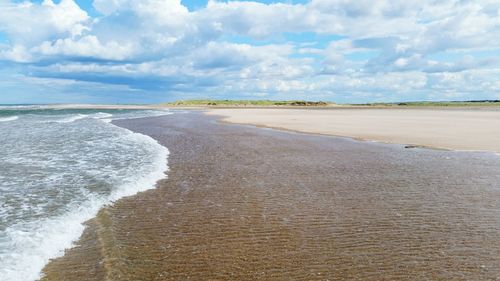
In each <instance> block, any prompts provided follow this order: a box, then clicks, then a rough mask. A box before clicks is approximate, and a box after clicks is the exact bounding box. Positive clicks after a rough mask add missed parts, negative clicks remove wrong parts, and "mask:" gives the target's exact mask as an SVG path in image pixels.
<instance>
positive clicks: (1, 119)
mask: <svg viewBox="0 0 500 281" xmlns="http://www.w3.org/2000/svg"><path fill="white" fill-rule="evenodd" d="M17 119H19V117H18V116H9V117H2V118H0V122H9V121H15V120H17Z"/></svg>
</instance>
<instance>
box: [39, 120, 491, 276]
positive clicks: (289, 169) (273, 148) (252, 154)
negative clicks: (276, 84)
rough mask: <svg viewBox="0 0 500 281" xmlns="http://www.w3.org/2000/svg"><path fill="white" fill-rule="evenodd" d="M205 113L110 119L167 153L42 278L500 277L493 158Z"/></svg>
mask: <svg viewBox="0 0 500 281" xmlns="http://www.w3.org/2000/svg"><path fill="white" fill-rule="evenodd" d="M217 120H220V119H219V118H216V117H207V116H205V115H203V114H202V113H201V112H189V113H188V114H174V115H169V116H167V117H154V118H145V119H135V120H121V121H119V122H117V124H118V125H120V126H124V127H126V128H127V129H130V130H133V131H135V132H139V133H143V134H147V135H149V136H150V137H153V138H155V139H156V140H157V141H159V142H160V144H163V145H165V146H167V147H168V148H169V150H170V151H171V155H170V157H169V166H170V171H169V173H168V178H167V179H165V180H161V181H159V182H158V184H157V188H156V189H150V190H147V191H144V192H141V193H139V194H137V195H135V196H131V197H126V198H123V199H120V200H118V201H116V202H115V203H114V204H113V205H112V206H109V207H106V208H104V209H102V210H101V211H100V212H99V215H98V216H97V217H96V218H94V219H92V220H91V221H89V222H88V224H90V227H88V228H87V229H86V232H85V234H84V235H83V236H82V239H81V240H80V242H79V245H80V246H78V247H76V248H73V249H71V250H68V251H67V253H66V255H65V256H64V257H63V258H60V259H56V260H54V261H52V262H51V263H50V264H49V265H48V266H47V267H46V269H45V270H46V272H48V273H49V275H48V276H50V278H46V279H42V280H44V281H46V280H72V281H79V280H86V281H90V280H103V279H104V277H106V276H108V277H109V280H115V279H116V278H118V279H119V280H179V279H187V278H192V279H218V280H236V279H238V280H253V279H258V278H260V279H283V278H287V279H299V280H325V279H342V278H343V279H356V278H357V279H363V280H379V279H380V278H381V277H382V276H383V277H384V278H389V279H406V278H405V276H406V277H409V276H419V277H421V278H423V279H447V280H460V279H462V278H464V276H465V278H468V279H474V280H487V279H490V278H492V277H494V276H498V275H497V274H500V272H499V271H498V268H499V267H498V263H497V260H496V258H495V257H497V256H498V254H500V243H498V242H499V240H498V237H497V235H496V234H497V233H496V229H498V227H500V226H499V225H498V224H497V223H498V216H497V214H496V213H495V210H497V208H498V207H500V202H499V200H498V199H497V198H498V197H497V196H496V195H495V194H496V193H498V191H497V189H495V183H498V180H500V178H499V176H498V175H497V173H496V171H497V168H496V167H500V161H499V160H498V158H497V157H486V156H485V155H484V154H481V153H460V152H452V153H448V152H446V153H445V152H442V151H432V150H418V151H416V150H408V149H403V148H401V147H400V146H395V145H387V144H377V143H369V142H357V141H353V140H347V139H341V138H332V137H326V136H316V135H308V134H290V133H288V132H280V131H274V130H262V129H258V128H253V127H247V126H240V125H231V124H217V123H216V122H215V121H217ZM409 179H412V180H411V181H408V180H409ZM427 179H432V182H431V183H429V182H427ZM476 179H480V181H476ZM458 183H459V184H458ZM471 187H473V188H471ZM495 192H496V193H495ZM450 196H453V197H450ZM450 198H453V200H452V201H449V200H450ZM438 214H439V215H438ZM457 222H460V224H457ZM449 233H453V236H451V237H450V236H449ZM457 243H458V244H459V245H461V246H460V252H457V249H456V248H455V246H454V245H456V244H457ZM409 245H411V246H409ZM497 246H499V247H497ZM486 249H488V250H487V251H486ZM464 255H466V257H467V259H464V258H463V257H464ZM143 261H147V263H145V262H143ZM395 261H397V263H395ZM419 261H426V262H425V263H421V262H419ZM117 276H120V277H117Z"/></svg>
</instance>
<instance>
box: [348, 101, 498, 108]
mask: <svg viewBox="0 0 500 281" xmlns="http://www.w3.org/2000/svg"><path fill="white" fill-rule="evenodd" d="M350 105H351V106H389V107H391V106H422V107H425V106H500V100H477V101H414V102H394V103H362V104H350Z"/></svg>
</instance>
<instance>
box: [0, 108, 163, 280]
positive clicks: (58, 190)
mask: <svg viewBox="0 0 500 281" xmlns="http://www.w3.org/2000/svg"><path fill="white" fill-rule="evenodd" d="M111 112H112V113H113V114H111V113H102V112H92V113H91V114H88V115H84V114H80V111H76V112H74V111H68V112H66V111H65V112H62V113H59V112H57V111H56V112H55V114H50V113H47V112H43V113H45V114H43V113H39V112H38V111H35V110H29V111H28V113H27V114H21V113H19V114H18V115H19V118H16V119H15V120H13V121H11V122H12V123H6V124H3V126H2V129H3V130H5V131H6V132H7V137H6V138H5V140H4V142H3V145H4V146H5V148H6V151H5V153H4V154H3V156H4V157H3V158H2V164H3V165H2V166H1V168H2V171H5V173H2V179H3V180H4V181H3V183H7V184H3V185H2V192H3V194H2V195H3V197H2V201H1V203H2V204H1V205H2V208H3V209H2V215H3V216H2V217H1V219H2V221H1V224H0V227H1V230H2V231H1V233H0V236H1V237H0V240H1V241H0V242H1V243H0V244H1V245H0V248H1V251H0V267H1V268H0V272H1V273H0V276H1V277H0V279H1V280H12V281H17V280H38V278H39V277H40V276H39V274H40V272H41V270H42V269H43V268H44V267H45V266H46V264H47V263H48V262H49V259H51V258H56V257H59V256H62V255H63V253H64V250H65V249H67V248H70V247H72V245H73V243H74V242H75V241H77V240H78V239H79V237H80V236H81V235H82V232H83V231H84V229H85V227H84V226H83V225H82V224H83V223H84V222H85V221H87V220H89V219H91V218H93V217H95V216H96V215H97V214H98V212H99V210H100V209H101V207H103V206H105V205H108V204H111V203H112V202H113V201H116V200H118V199H120V198H122V197H124V196H130V195H135V194H136V193H137V192H139V191H142V190H145V189H150V188H154V187H155V185H156V182H157V181H158V180H159V179H162V178H165V172H166V170H168V165H167V158H168V153H169V152H168V149H167V148H166V147H164V146H162V145H160V144H158V143H157V142H156V141H155V140H154V139H152V138H150V137H149V136H146V135H143V134H138V133H135V132H132V131H130V130H128V129H125V128H123V127H119V126H115V125H113V124H110V123H111V121H112V119H111V117H113V118H117V119H120V118H130V117H132V118H133V117H134V116H135V117H137V116H151V115H154V114H156V113H155V112H148V113H144V112H142V111H141V112H142V113H137V112H133V114H132V113H130V112H128V111H125V112H121V111H111ZM138 112H139V111H138ZM136 113H137V114H136ZM160 113H163V112H160ZM165 114H168V113H165ZM23 128H25V130H23ZM9 132H10V134H9ZM42 132H43V133H42ZM9 137H10V138H9ZM24 138H26V139H27V140H26V141H23V139H24ZM30 140H34V141H33V142H31V141H30ZM51 145H52V148H53V149H50V148H51ZM24 153H26V154H24ZM11 155H14V156H16V157H20V158H17V159H18V160H17V161H19V162H18V163H23V161H27V162H28V163H32V164H31V166H28V167H34V170H33V171H32V170H28V169H27V168H25V167H26V166H23V165H22V164H19V165H17V166H16V165H15V163H13V164H14V165H11V166H12V170H13V171H18V172H19V174H12V173H11V174H9V167H8V165H7V163H9V160H10V159H11ZM27 156H28V157H27ZM23 157H24V158H23ZM39 157H42V160H41V161H40V158H39ZM15 159H16V158H15ZM44 159H49V160H48V161H44ZM4 163H5V164H4ZM35 167H36V168H35ZM33 173H36V174H37V177H36V180H33V181H34V182H33V184H31V183H30V182H29V181H22V180H23V179H25V178H26V179H30V178H31V179H33V176H32V175H33ZM16 178H18V179H19V180H20V181H19V182H17V184H15V185H12V184H11V186H12V188H10V189H9V187H10V186H9V181H12V179H16ZM53 178H57V180H53V181H51V180H50V179H53ZM46 179H48V180H46ZM63 179H64V180H63ZM35 183H36V184H35ZM28 187H29V188H28ZM23 188H26V189H25V190H23ZM30 188H31V189H30ZM9 192H10V193H9ZM16 194H19V195H18V196H17V197H16V196H15V195H16ZM37 195H39V196H37ZM17 198H20V199H21V200H22V199H23V198H28V199H29V200H30V201H31V202H34V203H33V204H30V203H31V202H26V203H23V205H22V207H21V208H19V207H18V206H19V204H18V205H16V204H15V202H16V199H17ZM61 198H63V199H64V200H62V199H61ZM17 200H19V199H17ZM58 200H59V201H58ZM37 204H38V205H37ZM46 206H49V207H47V208H45V207H46ZM9 208H10V209H9ZM9 210H15V212H16V214H17V217H15V216H14V218H15V219H11V218H12V217H13V216H12V215H11V216H7V215H5V214H9V213H6V211H9ZM23 210H24V213H23V212H22V211H23ZM11 213H14V212H13V211H12V212H11Z"/></svg>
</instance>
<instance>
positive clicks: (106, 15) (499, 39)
mask: <svg viewBox="0 0 500 281" xmlns="http://www.w3.org/2000/svg"><path fill="white" fill-rule="evenodd" d="M195 98H211V99H270V100H288V99H301V100H312V101H315V100H323V101H332V102H338V103H363V102H397V101H421V100H482V99H500V1H498V0H475V1H474V0H470V1H467V0H351V1H349V0H309V1H308V0H283V1H278V0H276V1H274V0H259V1H257V0H254V1H223V0H208V1H207V0H58V1H56V0H43V1H42V0H38V1H14V0H0V104H19V103H112V104H118V103H158V102H164V101H174V100H180V99H195Z"/></svg>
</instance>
